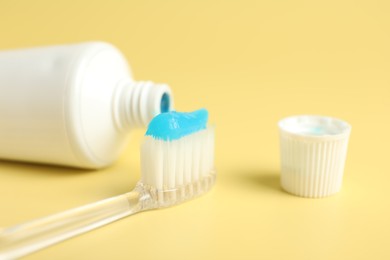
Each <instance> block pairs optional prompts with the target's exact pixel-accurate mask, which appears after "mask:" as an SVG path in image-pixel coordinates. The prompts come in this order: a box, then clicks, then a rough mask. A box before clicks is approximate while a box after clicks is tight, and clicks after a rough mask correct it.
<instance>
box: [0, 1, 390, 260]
mask: <svg viewBox="0 0 390 260" xmlns="http://www.w3.org/2000/svg"><path fill="white" fill-rule="evenodd" d="M0 37H1V38H0V39H1V40H0V49H9V48H19V47H30V46H40V45H50V44H61V43H71V42H81V41H89V40H104V41H108V42H111V43H113V44H115V45H117V46H118V47H119V48H120V49H121V50H122V51H123V52H124V54H125V55H126V57H127V58H128V60H129V62H130V64H131V65H132V67H133V70H134V74H135V78H136V79H143V80H145V79H146V80H153V81H155V82H166V83H169V84H170V85H171V87H172V89H173V91H174V95H175V105H176V108H177V109H178V110H183V111H189V110H194V109H196V108H200V107H206V108H208V109H209V111H210V114H211V121H212V122H213V123H215V124H216V126H217V140H216V143H217V146H216V147H217V149H216V166H217V169H218V182H217V185H216V187H215V188H214V189H213V190H212V191H211V192H210V193H208V194H207V195H206V196H204V197H202V198H199V199H197V200H194V201H191V202H188V203H185V204H183V205H180V206H177V207H173V208H169V209H164V210H157V211H150V212H144V213H141V214H138V215H134V216H132V217H129V218H127V219H124V220H121V221H119V222H116V223H113V224H111V225H109V226H106V227H104V228H101V229H99V230H95V231H93V232H90V233H88V234H85V235H82V236H80V237H77V238H74V239H71V240H68V241H66V242H64V243H61V244H59V245H56V246H53V247H51V248H49V249H46V250H43V251H41V252H38V253H35V254H33V255H31V256H29V257H26V259H31V260H32V259H390V248H389V245H390V225H389V222H390V203H389V199H390V189H389V183H390V171H389V166H388V165H389V154H390V152H389V145H390V142H389V141H390V117H389V116H390V113H389V112H390V110H389V109H390V77H389V76H390V2H389V1H386V0H383V1H374V0H367V1H340V0H337V1H332V0H331V1H300V0H297V1H246V0H242V1H226V0H225V1H222V0H221V1H210V0H208V1H206V0H199V1H172V0H167V1H148V0H147V1H124V0H121V1H120V0H111V1H98V0H94V1H44V0H36V1H27V0H25V1H21V0H17V1H12V0H2V1H0ZM294 114H321V115H329V116H334V117H339V118H342V119H344V120H346V121H348V122H349V123H350V124H351V125H352V127H353V129H352V135H351V140H350V145H349V151H348V158H347V164H346V169H345V178H344V183H343V188H342V192H341V193H339V194H338V195H336V196H332V197H329V198H326V199H303V198H298V197H295V196H292V195H289V194H287V193H285V192H283V191H282V190H281V188H280V185H279V154H278V150H279V148H278V132H277V126H276V124H277V122H278V120H280V119H281V118H283V117H286V116H289V115H294ZM0 123H1V121H0ZM142 134H143V133H142V131H137V132H135V133H134V135H133V140H132V142H131V143H130V144H129V146H128V149H127V150H126V152H125V153H124V154H123V156H122V157H121V158H120V160H119V161H118V162H117V163H116V164H115V165H113V166H112V167H109V168H107V169H103V170H99V171H81V170H74V169H67V168H57V167H48V166H38V165H31V164H19V163H12V162H5V161H0V209H1V214H0V225H1V226H8V225H12V224H16V223H19V222H22V221H26V220H29V219H32V218H36V217H41V216H45V215H48V214H51V213H54V212H59V211H63V210H65V209H69V208H72V207H76V206H80V205H83V204H86V203H89V202H93V201H97V200H100V199H103V198H107V197H110V196H114V195H117V194H121V193H124V192H127V191H130V190H131V189H132V188H133V187H134V185H135V183H136V181H137V180H138V178H139V176H140V169H139V152H138V149H139V145H140V140H141V138H142ZM37 149H39V148H38V147H37Z"/></svg>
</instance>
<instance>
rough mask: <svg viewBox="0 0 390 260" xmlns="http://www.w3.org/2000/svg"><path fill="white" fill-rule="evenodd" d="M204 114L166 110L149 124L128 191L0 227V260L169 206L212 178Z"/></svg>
mask: <svg viewBox="0 0 390 260" xmlns="http://www.w3.org/2000/svg"><path fill="white" fill-rule="evenodd" d="M207 120H208V112H207V110H205V109H200V110H197V111H195V112H192V113H179V112H173V111H172V112H168V113H163V114H160V115H158V116H156V117H155V118H154V119H153V120H152V121H151V122H150V124H149V127H148V130H147V132H146V135H145V137H144V140H143V143H142V145H141V180H140V181H139V182H138V184H137V185H136V187H135V189H134V190H133V191H131V192H129V193H126V194H123V195H119V196H116V197H112V198H109V199H105V200H102V201H98V202H95V203H92V204H89V205H85V206H82V207H79V208H75V209H71V210H68V211H65V212H63V213H58V214H55V215H52V216H48V217H45V218H41V219H37V220H33V221H30V222H27V223H24V224H20V225H16V226H13V227H9V228H5V229H2V230H0V259H1V260H3V259H15V258H19V257H22V256H24V255H27V254H29V253H32V252H35V251H38V250H40V249H43V248H45V247H48V246H50V245H53V244H56V243H58V242H61V241H63V240H66V239H68V238H71V237H74V236H76V235H80V234H82V233H85V232H88V231H90V230H93V229H95V228H98V227H101V226H103V225H106V224H109V223H111V222H114V221H116V220H118V219H121V218H123V217H126V216H129V215H132V214H135V213H138V212H141V211H145V210H150V209H157V208H163V207H168V206H173V205H176V204H179V203H181V202H184V201H187V200H189V199H192V198H194V197H197V196H199V195H202V194H204V193H205V192H207V191H209V190H210V189H211V187H212V186H213V184H214V182H215V171H214V128H213V127H210V126H207Z"/></svg>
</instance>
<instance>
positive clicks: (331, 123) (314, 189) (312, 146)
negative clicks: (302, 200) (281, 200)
mask: <svg viewBox="0 0 390 260" xmlns="http://www.w3.org/2000/svg"><path fill="white" fill-rule="evenodd" d="M279 129H280V154H281V185H282V187H283V189H284V190H286V191H287V192H289V193H292V194H294V195H297V196H302V197H310V198H319V197H325V196H329V195H332V194H334V193H337V192H338V191H340V189H341V184H342V178H343V172H344V165H345V159H346V154H347V146H348V139H349V135H350V132H351V126H350V125H349V124H348V123H346V122H344V121H342V120H339V119H336V118H331V117H324V116H306V115H305V116H293V117H288V118H285V119H283V120H281V121H280V122H279Z"/></svg>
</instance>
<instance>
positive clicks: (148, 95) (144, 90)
mask: <svg viewBox="0 0 390 260" xmlns="http://www.w3.org/2000/svg"><path fill="white" fill-rule="evenodd" d="M115 108H116V109H115ZM172 108H173V100H172V94H171V90H170V88H169V86H168V85H166V84H156V83H153V82H151V81H130V80H127V81H124V82H122V83H121V84H119V85H118V88H117V91H116V94H115V101H114V113H115V116H114V118H115V121H116V124H117V126H118V128H119V129H120V130H130V129H132V128H139V127H146V126H147V125H148V124H149V122H150V120H152V118H153V117H154V116H156V115H158V114H160V113H164V112H168V111H171V110H172Z"/></svg>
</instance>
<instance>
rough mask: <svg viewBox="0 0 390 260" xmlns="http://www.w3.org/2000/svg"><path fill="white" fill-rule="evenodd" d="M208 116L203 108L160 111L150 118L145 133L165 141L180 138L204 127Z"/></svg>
mask: <svg viewBox="0 0 390 260" xmlns="http://www.w3.org/2000/svg"><path fill="white" fill-rule="evenodd" d="M208 117H209V113H208V112H207V110H206V109H204V108H202V109H199V110H196V111H194V112H190V113H182V112H176V111H171V112H167V113H162V114H159V115H157V116H156V117H154V118H153V119H152V121H151V122H150V123H149V126H148V130H147V131H146V134H145V135H147V136H151V137H153V138H155V139H160V140H165V141H168V140H176V139H180V138H182V137H184V136H187V135H190V134H193V133H195V132H198V131H201V130H203V129H206V127H207V120H208Z"/></svg>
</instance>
